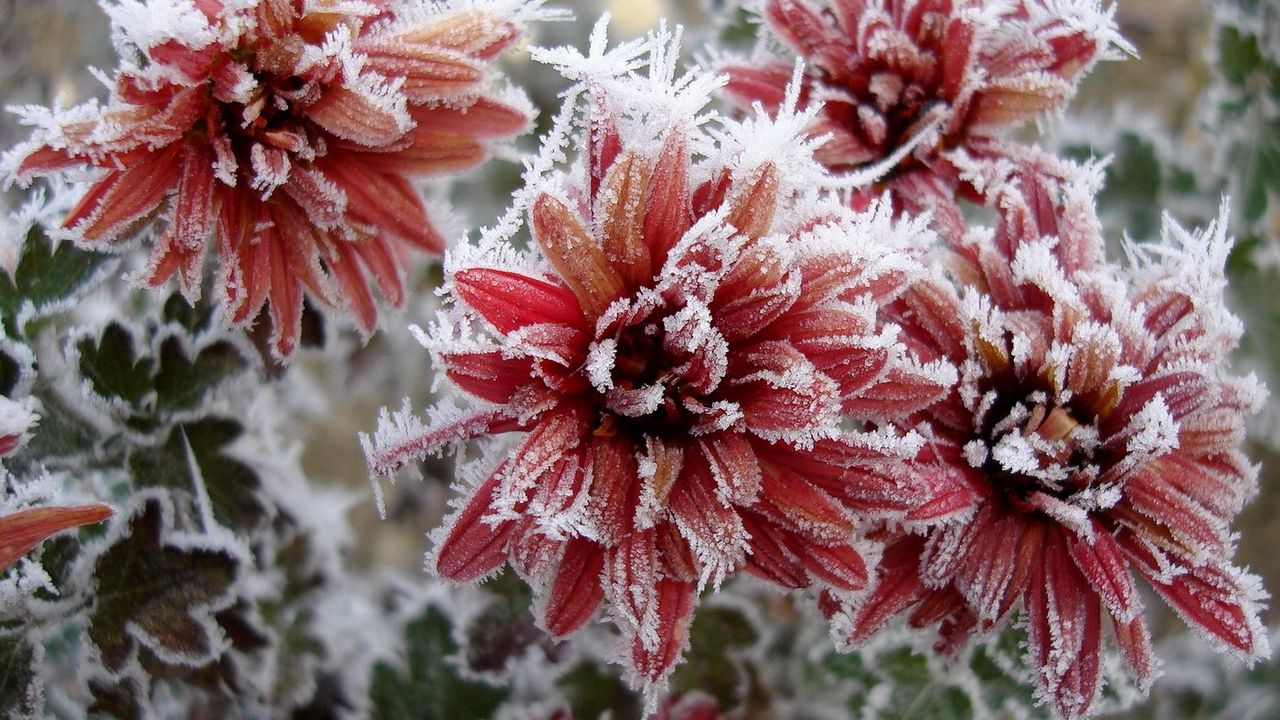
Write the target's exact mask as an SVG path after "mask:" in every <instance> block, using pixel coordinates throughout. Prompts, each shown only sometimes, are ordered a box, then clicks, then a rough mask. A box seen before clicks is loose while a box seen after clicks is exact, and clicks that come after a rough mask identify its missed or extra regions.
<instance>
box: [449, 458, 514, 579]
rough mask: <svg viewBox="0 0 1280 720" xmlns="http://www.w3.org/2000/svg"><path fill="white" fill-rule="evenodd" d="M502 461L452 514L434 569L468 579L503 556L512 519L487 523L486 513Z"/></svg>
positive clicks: (488, 569)
mask: <svg viewBox="0 0 1280 720" xmlns="http://www.w3.org/2000/svg"><path fill="white" fill-rule="evenodd" d="M504 469H505V465H503V466H499V467H498V469H497V470H495V471H494V473H493V474H492V475H490V476H489V478H488V479H487V480H485V481H484V482H483V483H481V484H480V486H479V487H477V488H476V491H475V493H474V494H473V495H472V496H471V499H470V500H469V501H467V504H466V505H465V506H464V507H463V508H462V510H461V511H460V512H459V513H458V514H457V515H456V516H455V517H454V519H453V523H452V525H450V526H449V532H448V534H447V535H446V536H445V539H444V542H442V543H441V544H440V549H439V550H437V551H436V556H435V561H436V562H435V564H436V573H437V574H438V575H440V576H442V577H447V578H449V579H450V580H456V581H458V582H470V581H472V580H475V579H477V578H480V577H482V576H483V575H486V574H487V573H489V572H491V571H493V570H494V569H496V568H497V567H499V566H500V565H502V563H504V562H506V559H507V546H508V543H509V542H510V540H511V532H512V530H513V529H515V525H516V523H515V521H514V520H503V521H501V522H498V523H495V524H490V523H488V522H485V520H484V519H483V518H484V517H485V516H486V515H488V514H489V512H490V508H491V505H492V502H493V499H494V493H495V492H496V491H497V488H498V482H499V479H500V477H501V475H502V474H503V470H504Z"/></svg>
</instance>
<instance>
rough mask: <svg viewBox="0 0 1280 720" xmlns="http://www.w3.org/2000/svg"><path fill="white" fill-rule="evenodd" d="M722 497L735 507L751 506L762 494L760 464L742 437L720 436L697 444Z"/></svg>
mask: <svg viewBox="0 0 1280 720" xmlns="http://www.w3.org/2000/svg"><path fill="white" fill-rule="evenodd" d="M698 447H699V449H701V450H702V454H703V456H704V457H705V458H706V459H707V466H708V467H709V468H710V470H711V476H712V477H713V478H715V481H716V489H717V491H718V494H719V495H720V497H722V498H724V499H725V501H726V502H728V503H730V504H732V505H750V504H751V503H752V502H753V501H754V500H755V498H756V494H757V493H759V492H760V477H761V474H760V463H759V462H758V461H757V460H756V451H755V449H754V448H753V447H751V442H750V441H749V440H747V438H746V437H744V436H743V435H742V434H741V433H736V432H721V433H715V434H713V435H709V436H707V437H704V438H702V439H701V441H700V442H699V443H698Z"/></svg>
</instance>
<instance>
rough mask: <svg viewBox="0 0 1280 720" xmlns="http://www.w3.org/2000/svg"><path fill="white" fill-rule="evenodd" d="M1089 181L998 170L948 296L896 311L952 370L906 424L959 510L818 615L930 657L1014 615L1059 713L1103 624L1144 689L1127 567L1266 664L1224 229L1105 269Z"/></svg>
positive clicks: (1091, 693) (921, 299)
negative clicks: (993, 204)
mask: <svg viewBox="0 0 1280 720" xmlns="http://www.w3.org/2000/svg"><path fill="white" fill-rule="evenodd" d="M1086 178H1088V179H1086ZM1096 183H1097V180H1096V178H1094V177H1090V176H1088V175H1083V176H1082V177H1081V179H1079V180H1078V181H1077V182H1075V183H1070V184H1067V185H1065V186H1059V185H1057V184H1046V183H1045V182H1043V181H1042V179H1040V178H1039V176H1035V175H1034V174H1033V175H1016V174H1015V175H1014V176H1013V177H1012V178H1010V179H1009V180H1008V182H1005V183H1003V184H1002V186H1001V187H1002V190H1001V191H1000V192H999V193H998V197H999V202H998V203H997V204H998V206H999V207H1000V210H1001V216H1000V224H999V226H998V228H997V230H996V232H995V233H994V235H990V234H985V235H984V234H982V233H980V232H979V233H976V234H974V235H971V236H970V238H969V239H968V241H966V242H964V243H961V244H959V245H958V246H957V247H956V248H955V255H954V263H953V265H952V268H951V274H952V277H953V278H954V279H955V281H956V282H955V284H952V283H948V282H946V281H944V280H943V279H942V277H941V275H939V276H937V277H936V278H935V279H934V280H932V281H927V282H922V283H919V284H918V285H917V286H916V287H914V288H913V289H912V290H911V291H909V292H908V293H907V294H905V295H904V296H903V298H902V299H901V301H899V302H898V303H897V304H896V305H895V306H894V308H893V313H892V315H893V316H896V317H897V318H898V319H899V320H900V322H901V323H902V325H903V327H904V329H905V332H904V337H905V339H907V341H908V342H909V343H910V344H911V345H912V346H913V347H914V348H915V349H916V350H917V351H918V352H919V353H920V354H921V355H922V356H923V357H925V358H930V357H940V358H951V359H952V360H953V361H955V362H956V363H957V364H958V365H960V367H961V380H960V383H959V385H958V386H957V388H956V390H955V391H954V392H953V393H951V394H950V395H949V396H948V397H947V398H946V399H945V400H944V401H942V402H940V403H938V404H937V405H935V406H934V407H932V408H930V409H929V410H928V411H927V412H925V413H923V414H922V415H920V416H917V417H916V418H913V419H914V420H919V421H921V422H924V423H927V426H928V427H929V428H930V430H931V437H930V441H929V443H928V446H927V447H928V451H927V454H928V455H929V456H930V458H931V459H932V460H933V461H934V462H936V463H937V465H938V467H939V470H940V471H943V472H945V473H947V474H948V476H951V475H954V474H955V473H963V475H964V476H965V477H966V478H967V482H968V484H969V485H970V486H971V488H972V492H973V494H974V505H975V512H974V513H973V515H972V516H971V518H970V519H968V520H967V521H965V522H961V523H956V524H952V525H949V526H946V527H943V528H939V529H937V530H935V531H931V532H928V533H926V534H923V535H908V536H899V537H898V539H897V540H896V541H894V542H893V543H892V544H891V545H890V546H889V547H888V548H887V549H886V550H885V553H884V556H883V559H882V562H881V565H880V567H879V569H878V572H877V578H876V582H875V584H874V587H873V589H872V590H871V592H870V593H868V594H867V595H866V596H865V597H864V598H861V599H859V600H857V601H855V602H853V603H850V604H846V605H845V606H844V607H843V608H842V609H836V608H835V606H834V603H833V605H830V606H828V610H834V614H835V615H836V616H837V618H838V622H837V627H839V628H840V633H842V634H844V635H845V637H846V639H848V640H850V641H860V640H863V639H865V638H867V637H868V636H870V635H871V634H872V633H873V632H875V631H876V630H877V629H879V628H880V627H881V626H882V625H883V624H884V623H885V621H886V620H888V619H889V618H890V617H893V616H896V615H899V614H902V613H909V616H908V618H909V622H910V624H912V625H914V626H917V627H923V626H927V625H932V624H934V623H938V624H939V625H940V631H941V633H942V641H941V647H944V648H945V647H954V646H955V645H956V644H958V643H960V642H962V641H963V640H964V638H965V637H967V636H968V635H969V634H970V633H971V632H972V631H974V630H975V629H977V628H979V627H981V628H989V627H992V626H994V625H995V624H997V623H999V622H1001V621H1002V620H1004V619H1005V618H1006V617H1008V616H1009V615H1010V613H1011V612H1012V611H1013V609H1014V608H1015V607H1017V606H1018V605H1019V603H1020V604H1021V607H1022V618H1023V624H1024V625H1025V627H1026V629H1027V631H1028V640H1029V648H1028V661H1029V663H1030V664H1031V666H1032V667H1033V669H1034V670H1035V681H1036V684H1037V686H1038V689H1039V691H1040V693H1041V694H1042V696H1043V697H1044V698H1045V699H1046V700H1047V701H1048V702H1049V703H1050V704H1051V705H1052V706H1053V708H1054V709H1055V711H1056V713H1057V714H1058V715H1059V716H1061V717H1065V718H1075V717H1080V716H1082V715H1085V714H1087V713H1088V711H1089V709H1090V706H1091V704H1092V703H1093V701H1094V700H1095V698H1096V697H1097V693H1098V689H1099V685H1100V680H1099V667H1100V661H1101V658H1100V655H1101V647H1102V643H1103V635H1104V632H1103V620H1104V618H1109V619H1110V624H1111V628H1112V635H1113V636H1114V637H1115V641H1116V644H1117V645H1118V646H1119V648H1120V650H1121V652H1122V654H1123V655H1124V657H1125V659H1126V660H1127V661H1128V664H1129V666H1130V668H1131V669H1132V672H1133V673H1134V675H1135V676H1136V677H1137V679H1138V680H1139V683H1140V684H1142V685H1144V686H1145V685H1147V684H1149V683H1150V682H1151V680H1152V679H1153V678H1154V673H1155V669H1156V661H1155V658H1154V657H1153V654H1152V649H1151V644H1150V638H1149V634H1148V631H1147V628H1146V625H1145V623H1144V621H1143V618H1142V603H1141V599H1140V596H1139V592H1138V587H1137V585H1136V582H1135V579H1134V573H1135V572H1136V574H1138V575H1140V576H1142V577H1143V578H1144V579H1145V580H1146V582H1147V583H1148V584H1149V585H1150V586H1151V587H1152V588H1153V589H1154V590H1155V591H1156V593H1157V594H1158V595H1159V596H1160V597H1161V598H1162V599H1163V600H1164V601H1165V602H1166V603H1167V604H1168V605H1169V606H1170V607H1171V608H1173V609H1174V610H1176V611H1177V612H1178V613H1179V615H1181V616H1182V618H1183V619H1184V620H1185V621H1186V622H1187V623H1188V624H1189V625H1191V626H1193V627H1194V628H1197V629H1198V630H1199V631H1201V632H1202V634H1204V635H1205V636H1206V637H1208V638H1209V639H1210V640H1212V641H1213V642H1214V643H1215V644H1217V645H1218V646H1219V647H1221V648H1224V649H1226V650H1228V651H1231V652H1233V653H1235V654H1237V655H1239V656H1241V657H1243V658H1246V659H1248V660H1253V659H1256V658H1259V657H1263V656H1265V655H1266V654H1267V653H1268V652H1269V651H1268V647H1267V638H1266V635H1265V633H1264V632H1263V631H1262V628H1261V625H1260V623H1259V619H1258V612H1259V607H1258V601H1259V600H1260V599H1261V597H1262V591H1261V588H1260V585H1259V583H1258V581H1257V579H1256V578H1254V577H1252V576H1250V575H1248V574H1247V573H1246V572H1245V571H1243V570H1241V569H1240V568H1238V567H1236V566H1234V565H1233V564H1232V562H1231V556H1232V554H1233V552H1234V544H1235V543H1234V540H1233V537H1232V534H1231V532H1230V529H1229V525H1230V522H1231V520H1232V519H1233V518H1234V517H1235V515H1236V514H1237V513H1238V512H1239V511H1240V509H1241V506H1242V505H1243V504H1244V502H1245V501H1246V500H1247V499H1248V498H1249V497H1250V496H1251V495H1252V493H1253V492H1254V489H1255V482H1256V468H1255V467H1254V466H1252V465H1251V464H1250V462H1249V460H1248V459H1247V458H1246V457H1245V455H1244V454H1243V453H1242V451H1241V448H1240V446H1241V443H1242V440H1243V437H1244V429H1243V422H1244V420H1243V418H1244V416H1245V415H1246V414H1248V413H1250V412H1252V411H1254V410H1256V409H1257V407H1258V405H1259V404H1260V402H1261V400H1262V396H1263V394H1264V393H1263V391H1262V390H1261V388H1260V387H1259V386H1258V384H1257V382H1256V381H1255V380H1254V379H1253V378H1252V377H1240V376H1236V375H1232V374H1230V373H1229V372H1228V370H1227V367H1226V365H1227V358H1228V355H1229V353H1230V352H1231V350H1232V349H1233V348H1234V347H1235V345H1236V341H1237V339H1238V337H1239V333H1240V327H1239V323H1238V322H1237V321H1236V319H1235V318H1234V317H1233V316H1232V315H1231V314H1230V313H1229V312H1228V311H1227V310H1226V309H1225V307H1224V306H1223V302H1222V291H1223V287H1224V285H1225V281H1224V279H1223V277H1222V268H1223V263H1224V262H1225V260H1226V256H1227V253H1228V250H1229V248H1230V243H1229V242H1228V241H1227V240H1226V239H1225V237H1224V235H1223V233H1224V225H1225V223H1224V222H1223V221H1222V220H1220V221H1219V222H1218V223H1217V224H1216V225H1214V226H1212V227H1210V228H1208V229H1206V230H1205V231H1204V232H1203V233H1201V234H1200V235H1196V236H1192V235H1190V234H1188V233H1186V232H1185V231H1183V230H1181V229H1180V228H1177V227H1176V226H1173V225H1172V224H1170V225H1169V226H1168V227H1166V243H1165V244H1164V245H1162V246H1157V247H1143V248H1134V253H1135V267H1134V268H1132V269H1131V270H1129V271H1124V270H1121V269H1120V268H1117V267H1114V266H1112V265H1110V264H1108V263H1107V262H1106V261H1105V260H1104V259H1103V253H1102V241H1101V239H1100V235H1099V230H1098V223H1097V220H1096V218H1095V217H1094V216H1093V193H1094V190H1095V189H1096ZM957 288H958V289H957ZM833 599H834V598H830V597H829V598H828V600H833Z"/></svg>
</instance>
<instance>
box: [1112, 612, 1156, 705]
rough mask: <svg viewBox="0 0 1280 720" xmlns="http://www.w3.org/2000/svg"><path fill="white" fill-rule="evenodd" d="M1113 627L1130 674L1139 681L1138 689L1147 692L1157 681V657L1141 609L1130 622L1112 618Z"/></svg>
mask: <svg viewBox="0 0 1280 720" xmlns="http://www.w3.org/2000/svg"><path fill="white" fill-rule="evenodd" d="M1111 625H1112V628H1113V629H1114V631H1115V638H1116V644H1117V645H1119V646H1120V654H1121V655H1123V656H1124V660H1125V662H1126V663H1128V665H1129V670H1130V672H1132V673H1133V677H1134V679H1135V680H1137V681H1138V687H1139V688H1140V689H1141V690H1142V691H1143V692H1146V691H1147V690H1149V689H1150V688H1151V683H1152V682H1154V681H1155V679H1156V655H1155V651H1154V650H1153V649H1152V647H1151V633H1150V632H1149V631H1148V630H1147V623H1146V622H1145V621H1144V620H1143V619H1142V612H1141V608H1139V611H1138V613H1137V614H1135V615H1134V616H1133V618H1132V619H1131V620H1128V621H1121V620H1118V619H1116V617H1115V616H1112V618H1111Z"/></svg>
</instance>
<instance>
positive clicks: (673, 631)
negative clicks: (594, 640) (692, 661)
mask: <svg viewBox="0 0 1280 720" xmlns="http://www.w3.org/2000/svg"><path fill="white" fill-rule="evenodd" d="M695 590H696V587H695V586H694V584H693V583H684V582H676V581H674V580H660V581H659V582H658V588H657V591H658V592H657V600H658V608H657V615H658V627H657V644H656V645H655V646H653V647H647V646H646V645H645V643H644V639H643V637H642V636H640V635H636V636H635V637H634V638H633V640H632V642H631V661H632V663H633V664H634V665H635V669H636V673H637V674H638V675H639V676H640V677H642V678H644V680H645V681H646V683H648V684H650V685H657V684H658V683H660V682H661V681H662V679H663V678H664V677H665V676H666V675H667V673H669V672H670V671H671V669H672V668H673V667H674V666H675V663H676V661H677V660H679V659H680V656H681V655H682V654H683V653H684V648H685V645H687V644H688V643H689V625H690V624H691V623H692V622H693V608H694V605H695V604H696V601H697V594H696V592H695Z"/></svg>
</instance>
